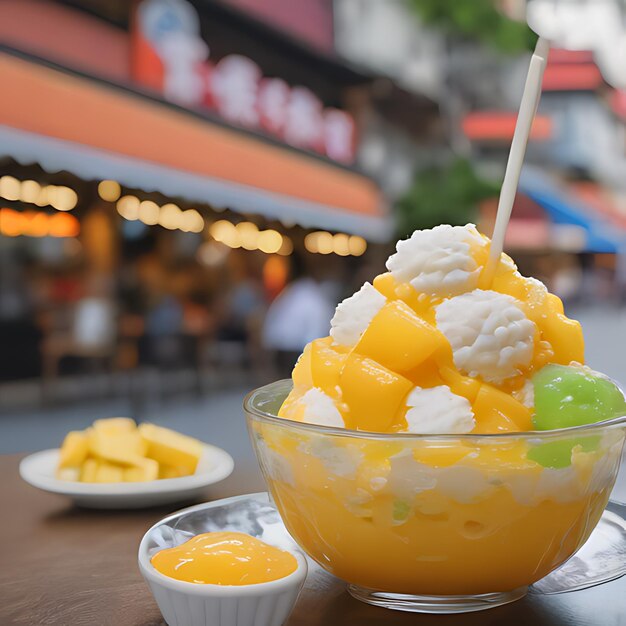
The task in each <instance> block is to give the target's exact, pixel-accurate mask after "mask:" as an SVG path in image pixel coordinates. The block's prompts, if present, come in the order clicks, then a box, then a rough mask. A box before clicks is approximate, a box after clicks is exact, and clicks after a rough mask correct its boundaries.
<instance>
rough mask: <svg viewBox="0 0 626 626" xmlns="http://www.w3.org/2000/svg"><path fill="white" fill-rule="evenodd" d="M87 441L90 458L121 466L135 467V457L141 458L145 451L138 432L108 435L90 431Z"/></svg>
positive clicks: (99, 431)
mask: <svg viewBox="0 0 626 626" xmlns="http://www.w3.org/2000/svg"><path fill="white" fill-rule="evenodd" d="M88 439H89V453H90V454H91V456H95V457H97V458H99V459H102V460H103V461H110V462H112V463H118V464H121V465H135V464H136V460H137V457H143V456H144V454H145V451H146V444H145V443H144V441H143V438H142V437H141V435H140V434H139V431H138V430H134V431H130V432H126V433H117V434H108V433H107V432H102V430H96V429H90V430H89V434H88Z"/></svg>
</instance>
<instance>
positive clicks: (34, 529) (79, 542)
mask: <svg viewBox="0 0 626 626" xmlns="http://www.w3.org/2000/svg"><path fill="white" fill-rule="evenodd" d="M20 458H21V457H20V456H18V455H11V456H2V457H0V476H1V479H0V502H2V525H1V526H0V529H1V531H2V532H1V538H0V564H1V567H0V625H1V626H13V625H26V626H53V625H59V626H82V625H84V626H156V625H157V624H158V625H161V624H163V623H164V622H163V620H162V618H161V615H160V613H159V610H158V608H157V606H156V604H155V603H154V601H153V599H152V596H151V595H150V592H149V590H148V587H147V586H146V585H145V583H144V582H143V580H142V578H141V576H140V574H139V570H138V569H137V560H136V554H137V548H138V546H139V541H140V539H141V537H142V535H143V534H144V532H145V531H146V530H147V529H148V528H149V527H150V526H151V525H152V524H153V523H154V522H156V521H157V520H159V519H160V518H161V517H164V516H165V515H166V514H168V513H169V512H171V510H173V509H175V508H180V507H172V508H161V509H151V510H143V511H119V512H117V511H116V512H111V511H90V510H86V509H77V508H74V507H72V506H71V505H70V504H69V503H68V501H67V500H65V499H64V498H62V497H59V496H53V495H49V494H46V493H43V492H40V491H37V490H36V489H34V488H32V487H30V486H29V485H27V484H25V483H24V482H23V481H22V480H21V479H20V478H19V476H18V472H17V467H18V463H19V460H20ZM240 467H241V466H240ZM244 467H245V469H244V470H242V469H238V471H237V472H236V473H235V475H234V477H233V478H232V479H230V480H228V481H226V482H225V483H222V484H221V485H216V486H215V487H214V488H213V489H212V490H209V491H208V492H207V496H208V497H211V498H217V497H225V496H228V495H236V494H239V493H246V492H251V491H258V490H259V485H260V482H259V481H260V479H259V476H258V474H257V472H256V471H255V470H254V469H253V466H251V465H250V464H247V463H244ZM614 510H616V511H617V512H618V513H620V514H621V515H625V514H626V509H625V508H621V507H618V508H614ZM288 624H290V625H295V624H304V625H314V624H315V625H320V626H321V625H324V626H326V625H327V626H335V625H340V624H349V625H355V626H370V625H372V626H373V625H380V624H384V625H388V624H391V625H395V624H398V625H408V624H420V625H425V626H429V625H436V626H459V625H463V626H474V625H476V626H478V625H480V626H505V625H506V626H516V625H518V624H521V625H525V624H529V625H530V624H532V625H533V626H622V625H624V626H626V578H622V579H620V580H617V581H613V582H611V583H607V584H604V585H601V586H598V587H594V588H592V589H586V590H584V591H578V592H574V593H565V594H558V595H553V596H544V595H532V594H530V595H528V596H527V597H526V598H524V599H522V600H520V601H518V602H516V603H513V604H510V605H508V606H504V607H500V608H496V609H491V610H489V611H484V612H480V613H473V614H467V615H460V616H429V615H417V614H409V613H398V612H395V611H389V610H386V609H381V608H376V607H372V606H368V605H365V604H362V603H361V602H358V601H356V600H354V599H353V598H351V597H350V596H349V595H348V593H347V592H346V591H345V585H344V584H343V583H342V582H341V581H339V580H337V579H335V578H333V577H332V576H330V575H329V574H326V573H325V572H323V571H321V570H319V569H315V570H314V571H313V573H312V575H310V576H309V577H308V579H307V583H306V586H305V588H304V591H303V593H302V594H301V596H300V598H299V600H298V603H297V605H296V608H295V610H294V612H293V614H292V615H291V617H290V619H289V622H288Z"/></svg>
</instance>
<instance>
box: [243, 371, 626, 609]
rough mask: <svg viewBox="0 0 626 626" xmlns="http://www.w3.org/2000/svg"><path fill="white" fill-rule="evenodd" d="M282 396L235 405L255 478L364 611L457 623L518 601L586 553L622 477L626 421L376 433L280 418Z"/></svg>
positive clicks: (256, 395)
mask: <svg viewBox="0 0 626 626" xmlns="http://www.w3.org/2000/svg"><path fill="white" fill-rule="evenodd" d="M291 387H292V383H291V381H278V382H276V383H272V384H270V385H267V386H265V387H261V388H260V389H257V390H256V391H253V392H252V393H250V394H249V395H248V397H247V398H246V399H245V402H244V408H245V412H246V416H247V423H248V430H249V432H250V436H251V439H252V443H253V446H254V449H255V452H256V455H257V458H258V461H259V464H260V466H261V470H262V472H263V475H264V477H265V480H266V482H267V485H268V488H269V491H270V494H271V496H272V498H273V500H274V502H275V504H276V507H277V508H278V511H279V512H280V515H281V517H282V519H283V522H284V523H285V526H286V527H287V530H288V531H289V533H290V534H291V535H292V536H293V538H294V539H295V540H296V542H297V543H298V544H299V545H300V547H301V548H302V549H303V550H304V551H305V552H306V553H307V554H308V555H309V556H310V557H311V558H312V559H314V560H315V561H316V562H317V563H319V564H320V565H321V566H322V567H323V568H324V569H326V570H327V571H329V572H330V573H331V574H334V575H335V576H337V577H339V578H341V579H343V580H345V581H347V582H348V583H349V591H350V593H351V594H352V595H353V596H355V597H357V598H358V599H360V600H363V601H365V602H369V603H371V604H377V605H381V606H386V607H388V608H396V609H402V610H409V611H419V612H430V613H454V612H467V611H476V610H481V609H485V608H490V607H493V606H498V605H500V604H506V603H507V602H512V601H514V600H517V599H519V598H520V597H522V596H523V595H524V594H525V593H526V590H527V588H528V586H529V585H531V584H532V583H534V582H536V581H538V580H540V579H541V578H543V577H544V576H546V575H547V574H549V573H550V572H551V571H552V570H554V569H555V568H557V567H559V566H560V565H561V564H562V563H564V562H565V561H566V560H567V559H569V558H570V557H571V556H572V555H573V554H574V553H575V552H576V551H577V550H578V549H579V548H580V547H581V546H582V545H583V544H584V543H585V541H586V540H587V538H588V537H589V535H590V534H591V531H592V530H593V529H594V527H595V526H596V524H597V523H598V521H599V520H600V517H601V516H602V512H603V511H604V508H605V506H606V504H607V501H608V498H609V494H610V492H611V489H612V487H613V484H614V482H615V478H616V475H617V471H618V468H619V463H620V457H621V453H622V448H623V444H624V437H625V427H626V417H620V418H616V419H613V420H610V421H605V422H600V423H597V424H592V425H585V426H578V427H574V428H567V429H561V430H558V431H556V430H555V431H535V432H524V433H511V434H492V435H484V434H483V435H473V434H470V435H414V434H377V433H369V432H362V431H353V430H344V429H338V428H332V427H323V426H317V425H313V424H304V423H300V422H294V421H291V420H286V419H283V418H279V417H277V412H278V410H279V408H280V406H281V404H282V402H283V400H284V399H285V397H286V396H287V395H288V393H289V391H290V390H291ZM533 459H538V460H539V462H537V461H536V460H533Z"/></svg>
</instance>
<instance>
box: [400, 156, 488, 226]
mask: <svg viewBox="0 0 626 626" xmlns="http://www.w3.org/2000/svg"><path fill="white" fill-rule="evenodd" d="M499 190H500V185H498V184H496V183H493V182H490V181H487V180H484V179H482V178H480V177H479V176H478V175H477V174H476V172H475V171H474V168H473V167H472V164H471V163H470V162H469V161H468V160H467V159H463V158H456V159H454V160H453V161H451V162H450V163H448V164H446V165H445V166H433V167H429V168H427V169H423V170H420V171H419V172H417V174H416V175H415V178H414V179H413V183H412V184H411V187H410V188H409V190H408V191H407V192H406V194H405V195H404V196H403V197H402V198H401V199H400V200H399V201H398V202H397V203H396V214H397V221H398V230H399V233H398V234H399V235H400V236H407V235H409V234H410V233H412V232H413V231H414V230H416V229H418V228H432V227H433V226H437V224H452V225H453V226H460V225H463V224H467V223H468V222H471V221H472V220H473V219H475V217H476V210H477V207H478V203H479V202H480V201H481V200H486V199H488V198H493V197H495V196H497V195H498V192H499Z"/></svg>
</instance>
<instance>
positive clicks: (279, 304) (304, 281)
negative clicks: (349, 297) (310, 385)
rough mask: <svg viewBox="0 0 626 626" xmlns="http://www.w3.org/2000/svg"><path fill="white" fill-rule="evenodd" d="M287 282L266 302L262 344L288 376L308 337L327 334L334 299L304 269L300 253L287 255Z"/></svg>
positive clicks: (315, 337)
mask: <svg viewBox="0 0 626 626" xmlns="http://www.w3.org/2000/svg"><path fill="white" fill-rule="evenodd" d="M290 259H291V282H290V283H289V284H288V285H287V286H286V287H285V288H284V289H283V291H282V292H281V293H280V294H279V295H278V297H277V298H276V299H275V300H274V301H273V302H272V304H271V305H270V307H269V309H268V311H267V315H266V316H265V321H264V324H263V330H262V339H263V346H264V347H265V348H266V349H267V350H269V351H270V352H271V353H272V355H273V357H274V362H275V366H276V369H277V370H278V373H279V374H280V375H281V376H283V377H288V376H289V375H290V372H291V370H292V368H293V366H294V364H295V362H296V361H297V359H298V357H299V356H300V354H301V353H302V351H303V350H304V346H306V344H307V343H309V341H312V340H313V339H317V338H318V337H323V336H325V335H327V334H328V328H329V326H330V320H331V318H332V316H333V313H334V309H335V307H334V301H333V300H332V299H331V297H330V296H329V295H328V290H327V289H326V288H325V287H324V286H323V285H322V284H321V283H320V281H319V280H317V279H316V278H315V277H313V276H310V275H307V274H306V273H305V267H304V263H303V261H302V259H301V257H300V256H299V255H297V254H293V255H292V256H291V257H290Z"/></svg>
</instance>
